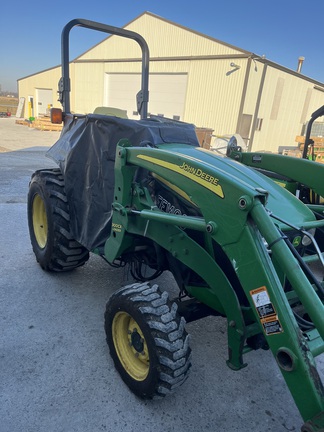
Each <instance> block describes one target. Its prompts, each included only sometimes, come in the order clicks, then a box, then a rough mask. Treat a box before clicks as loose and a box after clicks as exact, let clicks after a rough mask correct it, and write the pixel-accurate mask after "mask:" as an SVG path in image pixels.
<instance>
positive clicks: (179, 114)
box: [104, 73, 187, 120]
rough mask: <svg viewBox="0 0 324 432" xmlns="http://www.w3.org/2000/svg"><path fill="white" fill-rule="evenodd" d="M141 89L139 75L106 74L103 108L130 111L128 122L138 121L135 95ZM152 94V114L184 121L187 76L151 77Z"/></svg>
mask: <svg viewBox="0 0 324 432" xmlns="http://www.w3.org/2000/svg"><path fill="white" fill-rule="evenodd" d="M140 88H141V75H140V74H109V73H107V74H106V75H105V96H104V105H105V106H109V107H114V108H121V109H124V110H127V115H128V118H132V119H139V114H138V113H137V107H136V94H137V93H138V91H139V90H140ZM149 91H150V95H149V99H150V100H149V106H148V112H149V114H154V115H163V116H164V117H168V118H171V119H175V120H183V115H184V107H185V99H186V91H187V74H150V79H149Z"/></svg>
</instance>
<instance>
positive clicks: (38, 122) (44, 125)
mask: <svg viewBox="0 0 324 432" xmlns="http://www.w3.org/2000/svg"><path fill="white" fill-rule="evenodd" d="M32 124H33V126H32V127H33V128H35V129H39V130H43V131H58V132H60V131H61V130H62V127H63V125H61V124H53V123H51V119H50V118H49V117H39V118H37V119H35V120H34V121H33V122H32Z"/></svg>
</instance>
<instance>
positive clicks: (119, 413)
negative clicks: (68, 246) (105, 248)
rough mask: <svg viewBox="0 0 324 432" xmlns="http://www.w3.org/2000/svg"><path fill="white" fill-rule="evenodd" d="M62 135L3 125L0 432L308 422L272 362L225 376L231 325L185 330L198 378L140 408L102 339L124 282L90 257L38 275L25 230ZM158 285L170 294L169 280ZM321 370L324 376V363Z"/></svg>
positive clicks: (287, 426)
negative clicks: (41, 173)
mask: <svg viewBox="0 0 324 432" xmlns="http://www.w3.org/2000/svg"><path fill="white" fill-rule="evenodd" d="M58 136H59V134H58V133H56V132H42V131H37V130H34V129H29V128H27V127H25V126H20V125H16V124H15V122H14V119H0V218H1V223H0V239H1V242H0V259H1V266H0V325H1V332H0V430H1V431H2V432H22V431H24V432H44V431H46V432H74V431H75V432H96V431H108V432H114V431H124V432H132V431H141V432H152V431H154V432H173V431H177V432H196V431H213V432H215V431H219V432H220V431H224V432H236V431H237V432H285V431H298V430H300V426H301V424H302V419H301V417H300V415H299V413H298V411H297V409H296V407H295V405H294V402H293V400H292V398H291V396H290V393H289V392H288V390H287V388H286V386H285V383H284V381H283V379H282V377H281V374H280V372H279V369H278V367H277V365H276V364H275V361H274V359H273V358H272V355H271V354H270V353H269V352H264V351H257V352H254V353H250V354H248V355H246V357H245V360H246V361H247V363H248V367H247V368H245V369H244V370H242V371H240V372H233V371H231V370H230V369H228V368H227V366H226V364H225V361H226V351H227V345H226V328H225V322H224V320H222V319H218V318H208V319H204V320H201V321H199V322H196V323H191V324H189V325H188V326H187V330H188V332H189V333H191V346H192V350H193V367H192V373H191V376H190V378H189V380H187V381H186V382H185V384H184V385H183V386H182V387H181V388H179V389H178V390H177V392H176V393H174V394H173V395H171V396H170V397H168V398H166V399H163V400H157V401H154V402H147V401H146V402H143V401H141V400H139V399H138V398H136V397H135V396H134V395H133V394H132V393H130V391H129V390H128V388H127V387H126V386H125V385H124V384H123V382H122V381H121V379H120V378H119V376H118V375H117V373H116V371H115V369H114V367H113V364H112V360H111V359H110V356H109V353H108V349H107V346H106V342H105V335H104V330H103V313H104V308H105V303H106V301H107V299H108V297H109V295H110V294H111V293H112V292H113V291H114V290H115V289H116V288H119V287H120V286H122V285H125V284H126V283H128V282H130V279H129V278H128V274H127V272H125V271H123V270H116V269H112V268H110V267H109V266H107V265H105V264H104V262H103V261H102V260H101V259H100V258H98V257H96V256H92V257H91V259H90V260H89V262H88V263H87V264H86V265H85V266H84V267H82V268H80V269H77V270H76V271H74V272H72V273H70V274H50V273H46V272H44V271H42V270H41V268H40V267H39V266H38V265H37V263H36V261H35V259H34V255H33V253H32V250H31V246H30V241H29V235H28V229H27V222H26V220H27V218H26V194H27V190H28V182H29V178H30V175H31V173H32V172H33V171H34V170H35V169H38V168H42V167H50V166H52V165H54V164H53V163H52V162H51V161H50V160H49V159H47V158H45V157H44V154H45V151H46V149H47V148H48V146H50V145H52V144H53V143H54V142H55V140H56V139H57V138H58ZM158 283H159V284H160V285H161V286H164V287H167V286H173V282H172V280H171V278H170V276H169V275H163V277H161V278H159V281H158ZM322 360H323V359H322V358H320V361H321V362H322V363H321V365H320V367H321V369H322V370H324V362H323V361H322Z"/></svg>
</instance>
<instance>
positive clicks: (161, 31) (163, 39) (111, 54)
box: [79, 14, 242, 60]
mask: <svg viewBox="0 0 324 432" xmlns="http://www.w3.org/2000/svg"><path fill="white" fill-rule="evenodd" d="M125 28H127V29H128V30H132V31H135V32H137V33H139V34H140V35H142V36H143V37H144V39H146V41H147V43H148V45H149V50H150V56H151V57H175V56H202V55H228V54H242V51H240V50H239V49H234V48H231V47H229V46H227V45H224V44H222V43H218V42H216V41H215V40H212V39H209V38H207V37H203V36H200V35H197V34H196V33H193V32H191V31H189V30H186V29H183V28H181V27H178V26H175V25H172V24H170V23H168V22H165V21H163V20H160V19H158V18H156V17H153V16H151V15H147V14H144V15H142V16H141V17H140V18H139V19H138V20H136V21H133V22H132V23H131V24H130V25H129V26H127V27H125ZM140 54H141V51H140V48H139V46H138V44H137V43H136V42H134V41H132V40H127V39H124V38H121V37H118V36H111V37H109V38H108V39H106V40H105V41H103V42H101V43H100V44H99V45H97V46H95V47H94V48H92V49H91V50H90V51H88V52H87V53H85V54H83V55H82V56H80V57H79V59H83V60H84V59H119V58H137V57H139V56H140Z"/></svg>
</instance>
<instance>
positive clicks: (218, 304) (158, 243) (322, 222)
mask: <svg viewBox="0 0 324 432" xmlns="http://www.w3.org/2000/svg"><path fill="white" fill-rule="evenodd" d="M76 25H77V26H83V27H86V28H90V29H95V30H99V31H103V32H106V33H109V34H114V35H119V36H123V37H127V38H131V39H134V40H135V41H136V42H137V43H138V44H139V45H140V47H141V49H142V87H141V90H140V92H139V94H138V96H137V106H138V112H139V113H140V114H141V120H129V119H127V118H120V117H118V113H119V111H118V110H116V111H112V115H104V114H98V113H96V114H89V115H74V114H71V112H70V103H69V92H70V84H69V82H70V80H69V42H68V39H69V32H70V30H71V29H72V28H73V27H74V26H76ZM148 76H149V51H148V47H147V44H146V42H145V40H144V39H143V38H142V37H141V36H140V35H138V34H136V33H134V32H130V31H127V30H125V29H118V28H116V27H111V26H107V25H104V24H99V23H94V22H91V21H86V20H79V19H78V20H73V21H71V22H69V23H68V24H67V25H66V27H65V28H64V30H63V33H62V79H61V81H60V83H59V94H60V100H61V102H62V105H63V111H62V110H58V109H53V110H52V121H53V122H60V121H62V118H63V121H64V127H63V130H62V134H61V137H60V139H59V140H58V142H57V143H56V144H55V145H54V146H53V147H52V148H51V149H50V150H49V153H48V155H49V157H51V158H52V159H54V160H55V161H56V162H57V164H58V168H57V169H46V170H40V171H36V172H35V173H34V174H33V176H32V179H31V182H30V190H29V196H28V219H29V230H30V237H31V243H32V247H33V250H34V253H35V255H36V259H37V261H38V262H39V264H40V265H41V266H42V268H43V269H45V270H48V271H58V272H59V271H67V270H72V269H74V268H76V267H78V266H81V265H83V264H84V263H85V262H86V261H87V260H88V258H89V252H92V253H95V254H98V255H101V256H102V257H103V258H104V259H105V260H106V261H107V262H108V263H109V264H111V265H113V266H116V267H118V266H123V265H125V264H128V265H129V266H130V271H131V274H132V275H133V277H134V279H135V281H136V283H133V284H131V285H128V286H125V287H123V288H121V289H120V290H118V291H116V292H115V293H114V294H113V295H112V296H111V298H110V299H109V301H108V303H107V308H106V313H105V330H106V335H107V342H108V345H109V349H110V353H111V356H112V358H113V360H114V363H115V366H116V368H117V369H118V371H119V373H120V375H121V377H122V379H123V380H124V381H125V382H126V383H127V385H128V386H129V387H130V389H131V390H132V391H133V392H134V393H136V394H137V395H139V396H141V397H143V398H153V397H154V396H164V395H166V394H168V393H170V392H171V391H172V390H173V389H175V388H176V387H178V386H179V385H180V384H181V383H183V382H184V381H185V380H186V378H187V376H188V372H189V370H190V365H191V363H190V362H191V357H190V353H191V350H190V346H189V338H188V335H187V333H186V330H185V323H186V322H190V321H194V320H198V319H200V318H202V317H206V316H208V315H218V316H222V317H224V319H225V320H226V322H227V333H228V360H227V364H228V366H229V367H230V368H231V369H234V370H239V369H242V368H243V367H245V366H246V364H245V359H244V356H245V354H246V353H248V352H250V351H252V350H256V349H259V348H261V349H269V350H271V352H272V353H273V355H274V357H275V359H276V361H277V363H278V367H279V369H280V371H281V373H282V375H283V377H284V379H285V381H286V383H287V386H288V387H289V390H290V392H291V394H292V396H293V398H294V400H295V402H296V405H297V407H298V409H299V410H300V413H301V415H302V417H303V419H304V422H305V423H304V424H303V426H302V431H303V432H318V431H323V430H324V391H323V386H322V383H321V380H320V377H319V374H318V371H317V369H316V364H315V357H316V356H318V355H320V354H321V353H323V351H324V341H323V339H324V319H323V317H324V307H323V300H324V288H323V284H322V282H321V281H320V278H319V277H318V274H316V275H314V272H313V271H312V268H313V266H314V263H320V268H322V267H323V252H322V251H321V248H320V245H319V242H317V241H316V239H317V233H318V232H321V231H322V230H323V227H324V217H323V207H322V206H321V205H320V204H305V203H303V202H302V201H301V200H300V199H297V198H296V196H294V195H293V194H292V193H290V192H289V191H287V190H286V189H284V188H282V187H281V186H279V185H278V184H277V183H276V182H275V181H273V180H272V179H271V178H270V177H268V176H266V175H264V173H262V170H265V171H267V170H269V171H271V172H275V173H277V174H280V175H285V176H288V177H289V178H290V179H292V181H293V182H294V183H295V185H296V188H297V189H298V187H299V185H303V187H306V186H307V187H308V188H309V189H311V190H313V191H315V193H316V194H318V195H319V196H324V184H323V181H322V179H323V176H324V165H321V164H315V163H314V162H311V161H308V160H302V159H294V158H289V157H286V156H277V155H271V154H254V153H243V152H241V151H240V148H237V147H230V148H229V150H228V155H227V156H219V155H217V154H215V153H213V152H211V151H208V150H205V149H203V148H201V147H200V146H199V143H198V141H197V137H196V134H195V129H194V127H193V126H192V125H189V124H184V123H181V122H175V121H171V120H168V119H163V118H158V117H155V118H154V117H150V118H148V117H147V104H148ZM123 113H124V112H123ZM121 117H125V116H124V115H122V116H121ZM166 270H168V271H170V272H171V273H172V274H173V276H174V279H175V281H176V282H177V285H178V287H179V295H178V297H177V298H175V299H172V300H171V299H170V298H169V295H168V293H167V292H165V291H162V290H160V288H159V287H158V286H157V285H156V284H154V283H150V281H152V280H154V278H156V277H157V276H159V275H160V274H161V273H162V272H164V271H166Z"/></svg>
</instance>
